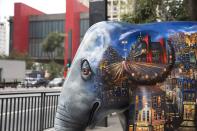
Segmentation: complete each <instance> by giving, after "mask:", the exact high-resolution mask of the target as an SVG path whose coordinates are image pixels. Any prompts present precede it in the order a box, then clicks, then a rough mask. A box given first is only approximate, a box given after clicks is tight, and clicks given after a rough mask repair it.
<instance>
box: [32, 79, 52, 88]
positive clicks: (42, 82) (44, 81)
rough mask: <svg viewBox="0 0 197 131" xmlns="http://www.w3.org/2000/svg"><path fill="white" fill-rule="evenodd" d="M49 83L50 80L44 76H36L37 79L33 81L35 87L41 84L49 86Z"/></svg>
mask: <svg viewBox="0 0 197 131" xmlns="http://www.w3.org/2000/svg"><path fill="white" fill-rule="evenodd" d="M48 83H49V81H48V80H46V79H44V78H36V81H33V82H32V83H31V84H32V86H34V87H39V86H45V87H46V86H47V85H48Z"/></svg>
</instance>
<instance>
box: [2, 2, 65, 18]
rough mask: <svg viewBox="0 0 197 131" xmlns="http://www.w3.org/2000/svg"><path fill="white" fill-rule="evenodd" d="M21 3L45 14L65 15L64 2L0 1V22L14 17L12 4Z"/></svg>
mask: <svg viewBox="0 0 197 131" xmlns="http://www.w3.org/2000/svg"><path fill="white" fill-rule="evenodd" d="M15 2H22V3H25V4H27V5H29V6H31V7H33V8H36V9H38V10H40V11H43V12H45V13H47V14H53V13H65V10H66V0H0V21H4V17H5V16H6V17H9V16H13V15H14V3H15Z"/></svg>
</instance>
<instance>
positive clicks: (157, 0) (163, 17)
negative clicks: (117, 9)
mask: <svg viewBox="0 0 197 131" xmlns="http://www.w3.org/2000/svg"><path fill="white" fill-rule="evenodd" d="M131 1H134V2H133V3H134V5H132V7H135V11H134V12H131V13H129V14H123V15H122V21H125V22H130V23H147V22H154V21H174V20H176V21H179V20H181V21H183V20H196V19H195V18H194V17H195V16H197V15H196V11H194V10H196V8H195V7H196V6H197V2H196V0H138V1H136V0H131ZM192 16H193V18H192Z"/></svg>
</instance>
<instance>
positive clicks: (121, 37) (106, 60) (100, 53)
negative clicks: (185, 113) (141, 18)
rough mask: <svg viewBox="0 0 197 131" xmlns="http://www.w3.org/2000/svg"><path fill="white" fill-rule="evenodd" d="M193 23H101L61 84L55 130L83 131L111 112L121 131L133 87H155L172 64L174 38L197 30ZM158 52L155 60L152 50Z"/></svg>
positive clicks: (85, 37)
mask: <svg viewBox="0 0 197 131" xmlns="http://www.w3.org/2000/svg"><path fill="white" fill-rule="evenodd" d="M196 25H197V23H196V22H164V23H152V24H142V25H132V24H128V23H120V22H100V23H97V24H95V25H93V26H92V27H91V28H90V29H89V30H88V31H87V33H86V35H85V36H84V39H83V40H82V42H81V44H80V47H79V49H78V51H77V53H76V55H75V58H74V60H73V62H72V66H71V68H70V70H69V73H68V75H67V77H66V80H65V83H64V85H63V90H62V93H61V95H60V99H59V104H58V108H57V113H56V119H55V129H56V131H84V130H86V128H87V127H88V126H89V127H94V126H95V124H96V123H97V122H99V121H101V120H102V119H103V118H104V117H106V116H107V115H109V114H110V113H113V112H116V113H118V114H119V116H120V120H121V123H122V126H123V130H124V131H125V130H126V128H127V126H128V124H127V120H126V118H127V116H126V115H125V114H126V113H125V112H126V111H128V107H129V96H130V95H131V92H132V90H135V89H136V88H138V86H154V85H155V84H156V83H157V82H163V81H164V80H165V78H166V77H167V76H168V75H169V73H170V71H171V70H172V68H173V65H174V62H175V60H176V55H175V53H174V49H175V48H174V44H173V43H172V42H171V41H172V39H173V37H172V36H174V35H175V34H177V33H190V32H193V31H196V30H197V26H196ZM155 50H156V51H158V52H160V55H159V57H158V56H155V55H154V51H155Z"/></svg>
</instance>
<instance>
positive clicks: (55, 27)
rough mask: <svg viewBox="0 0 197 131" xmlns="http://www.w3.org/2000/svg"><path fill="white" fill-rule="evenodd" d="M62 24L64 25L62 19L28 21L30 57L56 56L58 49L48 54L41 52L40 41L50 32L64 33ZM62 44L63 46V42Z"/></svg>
mask: <svg viewBox="0 0 197 131" xmlns="http://www.w3.org/2000/svg"><path fill="white" fill-rule="evenodd" d="M64 25H65V20H64V19H58V20H38V21H30V23H29V55H30V56H31V57H39V58H47V57H48V55H50V56H52V55H54V56H57V52H58V51H55V52H54V53H52V54H48V55H47V54H46V53H45V52H43V50H42V43H43V40H44V39H45V38H46V37H47V35H48V34H49V33H51V32H59V33H64ZM62 46H64V43H62ZM62 56H63V54H62ZM62 58H63V57H62Z"/></svg>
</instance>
